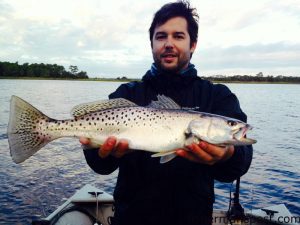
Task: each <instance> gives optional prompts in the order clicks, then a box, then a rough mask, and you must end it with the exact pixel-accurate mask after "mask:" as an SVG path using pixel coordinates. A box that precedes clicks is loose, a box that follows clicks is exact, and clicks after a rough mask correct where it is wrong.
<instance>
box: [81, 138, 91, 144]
mask: <svg viewBox="0 0 300 225" xmlns="http://www.w3.org/2000/svg"><path fill="white" fill-rule="evenodd" d="M79 142H80V143H81V144H82V145H89V144H90V139H89V138H86V137H80V138H79Z"/></svg>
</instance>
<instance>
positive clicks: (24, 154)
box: [7, 96, 52, 163]
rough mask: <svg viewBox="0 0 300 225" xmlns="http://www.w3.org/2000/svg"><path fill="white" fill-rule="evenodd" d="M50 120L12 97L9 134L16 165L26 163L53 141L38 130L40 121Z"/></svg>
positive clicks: (19, 99) (25, 103)
mask: <svg viewBox="0 0 300 225" xmlns="http://www.w3.org/2000/svg"><path fill="white" fill-rule="evenodd" d="M49 119H50V118H49V117H47V116H45V115H44V114H43V113H42V112H40V111H39V110H37V109H36V108H34V107H33V106H32V105H30V104H29V103H27V102H25V101H24V100H22V99H21V98H19V97H17V96H12V97H11V101H10V115H9V124H8V129H7V134H8V142H9V148H10V155H11V157H12V159H13V161H14V162H15V163H21V162H23V161H25V160H26V159H27V158H29V157H30V156H32V155H33V154H34V153H36V152H37V151H38V150H39V149H41V148H42V147H43V146H45V145H46V144H47V143H49V142H50V141H52V140H50V139H49V138H45V137H44V136H42V133H41V132H39V131H38V130H37V127H38V124H39V121H43V120H49Z"/></svg>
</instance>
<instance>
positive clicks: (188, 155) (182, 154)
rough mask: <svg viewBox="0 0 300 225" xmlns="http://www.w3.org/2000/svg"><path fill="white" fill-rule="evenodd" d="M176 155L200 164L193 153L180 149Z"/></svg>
mask: <svg viewBox="0 0 300 225" xmlns="http://www.w3.org/2000/svg"><path fill="white" fill-rule="evenodd" d="M176 154H177V155H178V156H180V157H182V158H185V159H188V160H190V161H193V162H199V159H198V158H196V157H195V155H194V154H193V153H191V152H188V151H186V150H184V149H179V150H177V151H176Z"/></svg>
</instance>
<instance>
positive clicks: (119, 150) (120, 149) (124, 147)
mask: <svg viewBox="0 0 300 225" xmlns="http://www.w3.org/2000/svg"><path fill="white" fill-rule="evenodd" d="M128 150H129V149H128V141H126V140H120V141H119V143H118V144H117V147H116V151H115V154H114V156H115V157H117V158H121V157H122V156H123V155H125V153H127V152H128Z"/></svg>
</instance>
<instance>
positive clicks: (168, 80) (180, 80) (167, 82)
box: [142, 63, 199, 91]
mask: <svg viewBox="0 0 300 225" xmlns="http://www.w3.org/2000/svg"><path fill="white" fill-rule="evenodd" d="M197 78H198V79H199V77H197V70H196V69H195V66H194V65H193V64H189V66H188V67H187V68H186V69H184V70H182V71H181V72H180V73H176V74H175V73H166V71H161V70H159V69H158V68H157V67H156V66H155V64H154V63H153V64H152V66H151V68H150V70H148V71H147V73H146V74H145V75H144V76H143V78H142V80H143V81H144V82H149V83H150V84H151V85H152V86H153V87H154V88H155V89H157V90H160V91H163V90H165V89H173V88H175V89H181V88H183V87H186V86H188V85H189V84H190V82H192V81H194V80H195V79H197Z"/></svg>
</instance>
